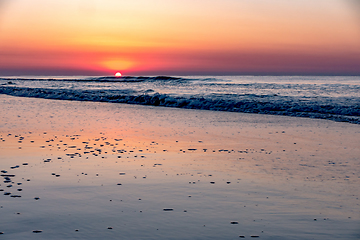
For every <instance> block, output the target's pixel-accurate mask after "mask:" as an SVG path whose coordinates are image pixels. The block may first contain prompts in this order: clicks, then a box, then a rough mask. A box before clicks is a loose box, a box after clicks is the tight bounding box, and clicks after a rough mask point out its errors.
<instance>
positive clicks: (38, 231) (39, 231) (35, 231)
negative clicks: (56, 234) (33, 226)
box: [33, 230, 42, 233]
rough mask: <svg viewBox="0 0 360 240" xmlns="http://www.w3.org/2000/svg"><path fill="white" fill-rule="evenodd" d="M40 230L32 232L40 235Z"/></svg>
mask: <svg viewBox="0 0 360 240" xmlns="http://www.w3.org/2000/svg"><path fill="white" fill-rule="evenodd" d="M41 232H42V230H34V231H33V233H41Z"/></svg>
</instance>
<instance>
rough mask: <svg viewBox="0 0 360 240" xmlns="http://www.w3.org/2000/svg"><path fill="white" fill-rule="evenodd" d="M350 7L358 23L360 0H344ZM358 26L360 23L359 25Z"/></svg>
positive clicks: (359, 19) (359, 20) (359, 21)
mask: <svg viewBox="0 0 360 240" xmlns="http://www.w3.org/2000/svg"><path fill="white" fill-rule="evenodd" d="M346 1H347V2H348V3H349V5H350V7H351V9H352V10H353V12H354V14H355V15H356V17H357V19H358V24H360V0H346ZM359 27H360V25H359Z"/></svg>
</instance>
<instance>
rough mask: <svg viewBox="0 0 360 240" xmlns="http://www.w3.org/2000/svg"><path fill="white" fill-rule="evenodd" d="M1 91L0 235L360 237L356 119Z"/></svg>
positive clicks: (180, 237) (134, 237)
mask: <svg viewBox="0 0 360 240" xmlns="http://www.w3.org/2000/svg"><path fill="white" fill-rule="evenodd" d="M1 101H2V103H3V104H2V105H1V108H2V112H6V114H5V115H3V116H1V121H2V125H1V128H0V151H1V152H2V154H1V156H0V170H2V172H1V174H2V175H1V176H2V177H3V178H4V181H3V183H1V185H0V191H2V192H3V193H4V194H3V195H0V199H1V209H0V211H1V215H2V216H4V217H3V218H2V219H1V220H0V223H1V224H0V227H1V228H0V232H2V233H3V236H2V237H4V238H8V239H14V238H33V237H34V236H33V235H34V234H36V237H39V236H40V237H43V238H54V239H64V238H86V239H97V238H99V237H106V238H116V237H119V236H121V238H123V239H139V238H145V239H236V238H239V237H245V238H251V237H260V238H261V239H274V238H276V239H306V238H307V237H308V236H311V238H313V239H324V236H325V238H327V239H338V238H347V239H356V238H357V237H358V235H356V234H358V232H357V229H358V228H357V226H359V222H360V221H359V220H360V216H359V199H358V198H359V196H358V195H359V194H358V192H359V191H358V186H359V162H358V156H359V151H360V150H359V146H358V142H357V141H356V139H358V137H359V127H358V126H357V125H350V124H342V123H333V122H328V121H319V120H314V121H313V120H310V119H295V118H281V117H273V116H270V117H264V116H259V115H246V114H233V113H217V112H205V111H191V110H178V109H162V108H152V107H150V108H147V107H142V106H131V105H118V104H108V103H105V104H103V103H80V102H66V101H61V102H59V101H51V100H43V99H25V98H14V97H7V96H6V97H3V98H1ZM10 106H11V107H10ZM19 116H20V117H19Z"/></svg>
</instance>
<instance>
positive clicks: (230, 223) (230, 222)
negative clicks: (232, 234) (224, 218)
mask: <svg viewBox="0 0 360 240" xmlns="http://www.w3.org/2000/svg"><path fill="white" fill-rule="evenodd" d="M230 224H239V222H230Z"/></svg>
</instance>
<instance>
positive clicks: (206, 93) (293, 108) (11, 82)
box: [0, 76, 360, 124]
mask: <svg viewBox="0 0 360 240" xmlns="http://www.w3.org/2000/svg"><path fill="white" fill-rule="evenodd" d="M0 94H7V95H12V96H20V97H35V98H46V99H58V100H75V101H94V102H113V103H128V104H141V105H152V106H162V107H175V108H187V109H201V110H211V111H229V112H244V113H259V114H272V115H284V116H295V117H308V118H320V119H329V120H333V121H341V122H349V123H354V124H360V76H137V77H135V76H123V77H114V76H104V77H84V76H74V77H52V76H48V77H43V76H42V77H36V76H32V77H2V78H0Z"/></svg>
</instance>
